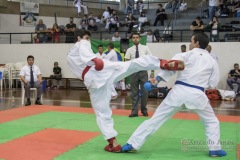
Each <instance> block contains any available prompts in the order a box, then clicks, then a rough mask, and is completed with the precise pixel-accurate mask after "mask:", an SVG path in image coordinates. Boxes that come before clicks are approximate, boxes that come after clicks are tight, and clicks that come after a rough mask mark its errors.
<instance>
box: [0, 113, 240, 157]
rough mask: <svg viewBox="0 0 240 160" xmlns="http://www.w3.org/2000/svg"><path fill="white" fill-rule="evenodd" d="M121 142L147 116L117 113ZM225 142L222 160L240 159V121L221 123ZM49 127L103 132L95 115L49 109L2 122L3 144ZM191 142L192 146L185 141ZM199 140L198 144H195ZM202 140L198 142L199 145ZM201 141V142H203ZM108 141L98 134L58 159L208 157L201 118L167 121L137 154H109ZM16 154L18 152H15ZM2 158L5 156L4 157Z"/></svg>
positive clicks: (0, 140)
mask: <svg viewBox="0 0 240 160" xmlns="http://www.w3.org/2000/svg"><path fill="white" fill-rule="evenodd" d="M113 118H114V122H115V129H116V130H117V131H118V136H117V139H118V142H119V143H120V144H122V145H123V144H125V143H126V141H127V140H128V138H129V137H130V135H131V134H132V132H133V131H134V130H135V129H136V128H137V126H138V125H139V124H140V123H141V122H142V121H144V120H146V119H147V118H144V117H138V118H129V117H127V116H113ZM220 127H221V142H222V143H223V148H225V149H226V151H227V153H228V155H227V156H226V157H221V158H219V159H221V160H235V159H236V144H240V140H239V124H237V123H227V122H224V123H221V124H220ZM45 128H59V129H67V130H83V131H94V132H100V131H99V129H98V127H97V124H96V117H95V115H94V114H82V113H68V112H46V113H42V114H38V115H34V116H29V117H25V118H22V119H18V120H14V121H10V122H7V123H3V124H0V131H1V132H0V143H5V142H8V141H10V140H13V139H15V138H20V137H23V136H26V135H28V134H31V133H33V132H38V131H40V130H43V129H45ZM183 140H184V141H186V140H187V141H188V142H189V145H188V146H186V145H185V144H182V141H183ZM194 143H195V144H194ZM196 143H198V145H197V144H196ZM199 143H200V144H199ZM105 145H107V141H105V140H104V139H103V136H102V135H100V136H97V137H96V138H93V139H91V140H89V141H87V142H86V143H84V144H81V145H78V146H76V147H75V148H73V149H72V150H69V151H67V152H65V153H62V154H61V155H59V156H58V157H55V158H54V159H55V160H159V159H160V160H175V159H176V160H207V159H212V158H210V157H208V149H207V146H206V143H205V135H204V128H203V126H202V124H201V123H200V122H199V121H190V120H176V119H170V120H169V121H167V122H166V123H165V124H164V125H163V126H162V127H161V128H160V129H159V130H158V131H157V132H156V133H155V134H153V135H152V136H151V137H149V139H148V140H147V141H146V143H145V144H144V145H143V147H142V148H141V149H140V150H139V151H137V152H135V153H108V152H105V151H104V150H103V148H104V147H105ZM13 153H14V151H13ZM0 159H1V157H0Z"/></svg>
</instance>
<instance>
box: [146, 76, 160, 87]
mask: <svg viewBox="0 0 240 160" xmlns="http://www.w3.org/2000/svg"><path fill="white" fill-rule="evenodd" d="M155 79H156V80H157V81H158V83H159V82H160V81H161V77H160V76H157V77H156V78H155ZM157 87H158V84H155V85H153V84H152V83H150V82H145V83H144V89H145V90H146V91H151V90H152V89H154V88H157Z"/></svg>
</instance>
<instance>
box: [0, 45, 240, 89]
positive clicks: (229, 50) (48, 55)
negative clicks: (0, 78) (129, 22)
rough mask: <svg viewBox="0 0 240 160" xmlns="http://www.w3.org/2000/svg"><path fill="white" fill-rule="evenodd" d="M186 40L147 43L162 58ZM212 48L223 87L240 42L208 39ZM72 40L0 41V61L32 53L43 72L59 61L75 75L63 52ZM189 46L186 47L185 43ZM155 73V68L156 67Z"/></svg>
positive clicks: (238, 57) (66, 71) (13, 60)
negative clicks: (211, 40) (213, 41)
mask: <svg viewBox="0 0 240 160" xmlns="http://www.w3.org/2000/svg"><path fill="white" fill-rule="evenodd" d="M182 44H186V45H187V46H188V45H189V44H187V43H152V44H147V46H149V48H150V50H151V51H152V53H153V54H154V55H155V56H158V57H160V58H163V59H171V57H173V55H174V54H176V53H178V52H179V51H180V46H181V45H182ZM210 45H211V46H212V48H213V52H214V53H216V55H217V56H218V58H219V60H218V63H219V68H220V74H221V75H220V76H221V81H220V83H219V88H221V89H226V79H227V75H228V72H229V70H230V69H232V68H233V64H234V63H240V62H239V61H240V54H239V50H240V45H239V42H231V43H228V42H224V43H210ZM72 46H73V44H0V56H1V57H0V64H6V63H16V62H20V61H24V60H26V58H27V56H28V55H33V56H34V57H35V64H36V65H38V66H39V67H40V69H41V72H42V74H43V76H50V75H51V74H52V68H53V63H54V62H55V61H57V62H59V66H60V67H61V68H62V72H63V77H68V78H75V76H74V75H73V74H72V73H71V71H70V70H69V68H68V65H67V60H66V56H67V53H68V50H69V49H70V48H71V47H72ZM187 48H188V47H187ZM156 73H158V71H156ZM173 83H174V78H172V79H171V81H170V82H169V83H167V84H166V83H161V86H165V85H168V86H169V87H171V86H172V84H173Z"/></svg>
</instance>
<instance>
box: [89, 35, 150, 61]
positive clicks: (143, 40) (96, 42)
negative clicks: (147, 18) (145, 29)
mask: <svg viewBox="0 0 240 160" xmlns="http://www.w3.org/2000/svg"><path fill="white" fill-rule="evenodd" d="M110 42H112V41H104V40H99V39H94V38H91V47H92V50H93V52H94V53H97V52H98V45H100V44H101V45H103V50H104V52H107V45H108V43H110ZM112 43H113V44H114V50H115V51H116V52H117V54H120V55H121V57H122V60H123V59H124V53H120V42H119V41H117V42H116V41H115V42H112ZM140 43H141V44H143V45H146V43H147V36H142V37H141V40H140ZM131 46H133V42H132V39H130V40H129V47H131Z"/></svg>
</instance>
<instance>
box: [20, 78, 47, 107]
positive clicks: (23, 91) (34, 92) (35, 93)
mask: <svg viewBox="0 0 240 160" xmlns="http://www.w3.org/2000/svg"><path fill="white" fill-rule="evenodd" d="M20 81H21V80H20ZM21 88H22V105H23V106H24V99H25V88H24V83H23V82H22V81H21ZM30 91H32V93H33V94H32V95H33V99H34V100H36V99H37V88H30ZM42 99H43V98H42V95H41V98H40V100H41V102H42Z"/></svg>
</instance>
